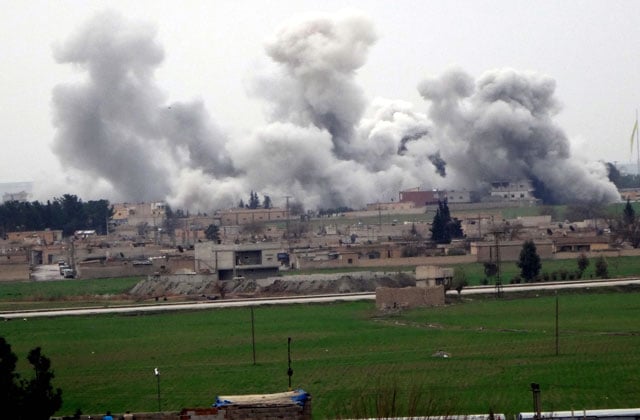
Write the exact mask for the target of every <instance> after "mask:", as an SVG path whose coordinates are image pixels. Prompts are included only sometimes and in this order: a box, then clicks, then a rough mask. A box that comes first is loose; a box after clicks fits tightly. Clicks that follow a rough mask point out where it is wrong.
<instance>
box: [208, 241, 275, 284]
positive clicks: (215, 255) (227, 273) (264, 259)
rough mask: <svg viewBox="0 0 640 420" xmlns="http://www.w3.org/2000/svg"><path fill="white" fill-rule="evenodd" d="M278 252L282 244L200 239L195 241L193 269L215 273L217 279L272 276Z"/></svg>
mask: <svg viewBox="0 0 640 420" xmlns="http://www.w3.org/2000/svg"><path fill="white" fill-rule="evenodd" d="M279 254H284V253H283V252H282V247H281V245H280V244H279V243H273V242H260V243H249V244H234V245H221V244H216V243H213V242H211V241H209V242H201V243H197V244H195V259H196V260H195V266H196V272H197V273H211V274H217V277H218V279H219V280H232V279H234V278H239V277H244V278H246V279H258V278H265V277H270V276H275V275H277V274H278V271H279V269H280V266H281V262H280V260H279V257H280V258H282V255H279Z"/></svg>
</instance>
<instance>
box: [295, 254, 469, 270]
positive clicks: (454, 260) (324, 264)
mask: <svg viewBox="0 0 640 420" xmlns="http://www.w3.org/2000/svg"><path fill="white" fill-rule="evenodd" d="M476 261H477V257H476V256H475V255H455V256H450V257H408V258H384V259H383V258H379V259H374V260H370V259H368V258H361V259H356V260H353V261H352V264H348V261H346V260H329V261H304V262H301V264H300V268H336V267H393V266H408V265H430V264H435V265H444V264H467V263H474V262H476Z"/></svg>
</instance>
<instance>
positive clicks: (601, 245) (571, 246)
mask: <svg viewBox="0 0 640 420" xmlns="http://www.w3.org/2000/svg"><path fill="white" fill-rule="evenodd" d="M553 245H554V251H555V252H591V251H607V250H609V236H608V235H600V236H597V235H589V236H563V237H559V238H554V239H553Z"/></svg>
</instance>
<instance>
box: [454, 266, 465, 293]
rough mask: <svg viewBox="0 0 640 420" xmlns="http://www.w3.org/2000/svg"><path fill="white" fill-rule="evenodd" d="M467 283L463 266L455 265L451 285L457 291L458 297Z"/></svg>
mask: <svg viewBox="0 0 640 420" xmlns="http://www.w3.org/2000/svg"><path fill="white" fill-rule="evenodd" d="M468 285H469V282H468V280H467V273H466V272H465V271H464V269H463V268H460V267H456V268H454V269H453V280H452V284H451V287H453V289H455V290H456V292H458V298H460V294H461V293H462V289H463V288H465V287H466V286H468Z"/></svg>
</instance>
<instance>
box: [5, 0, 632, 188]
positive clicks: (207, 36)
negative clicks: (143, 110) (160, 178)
mask: <svg viewBox="0 0 640 420" xmlns="http://www.w3.org/2000/svg"><path fill="white" fill-rule="evenodd" d="M105 9H110V10H115V11H117V12H119V13H121V14H122V15H123V16H125V17H126V18H129V19H139V20H141V21H143V22H146V23H150V24H152V25H154V26H155V28H156V30H157V38H158V41H159V43H160V44H161V45H162V47H163V48H164V61H163V62H162V64H161V66H160V68H159V70H158V71H157V73H156V82H157V85H158V86H159V87H160V89H162V91H163V93H164V94H165V95H166V100H167V103H169V102H172V101H191V100H194V99H200V100H202V101H203V103H204V105H205V106H206V108H207V110H208V111H209V113H210V114H211V117H212V119H213V120H214V121H215V123H216V124H217V125H218V126H220V127H221V129H222V130H223V131H224V132H225V133H227V135H228V136H229V137H230V138H233V139H238V141H242V139H243V138H244V137H246V136H249V135H250V133H252V132H253V131H254V130H255V129H256V128H257V127H259V126H261V125H263V124H264V122H265V117H264V112H263V109H264V102H262V101H261V100H260V99H257V98H256V97H255V95H251V94H248V93H247V91H248V90H249V89H250V88H251V86H253V83H254V81H255V78H256V77H258V76H259V74H260V73H261V72H263V71H264V72H267V71H268V69H269V67H270V66H272V63H271V62H270V60H269V58H268V57H267V54H266V53H265V50H264V46H265V43H266V42H267V41H268V40H269V39H270V38H271V37H272V36H273V35H274V33H275V32H276V30H277V29H278V28H279V27H280V26H281V25H282V24H284V23H286V21H287V20H289V19H291V18H292V17H294V16H296V15H299V14H304V13H308V12H315V11H320V12H328V13H334V12H338V11H340V10H343V9H354V10H357V11H359V12H361V13H363V14H365V15H367V16H368V17H369V18H370V20H371V21H372V22H373V25H374V26H375V30H376V33H377V35H378V39H377V41H376V43H375V44H373V45H372V47H371V49H370V51H369V54H368V58H367V59H366V62H365V64H364V65H363V66H362V67H361V68H360V69H358V70H357V77H356V82H357V83H358V85H359V86H360V87H361V88H362V89H363V90H364V94H365V96H366V98H367V100H368V101H369V102H370V101H372V100H373V99H374V98H377V97H383V98H388V99H399V100H405V101H409V102H412V103H413V104H414V106H415V110H417V111H421V112H426V111H427V109H428V104H427V103H426V102H425V100H424V99H423V98H422V97H421V96H420V94H419V92H418V89H417V86H418V84H419V83H420V82H421V81H422V80H423V79H424V78H425V77H429V76H438V75H440V74H442V73H443V72H445V71H446V70H447V69H450V68H451V67H457V68H459V69H462V70H463V71H465V72H466V73H468V74H469V75H471V76H473V77H474V78H478V77H480V76H481V75H482V74H483V73H484V72H485V71H490V70H494V69H500V68H505V67H509V68H514V69H516V70H520V71H535V72H538V73H542V74H545V75H547V76H549V77H551V78H552V79H554V80H555V82H556V91H555V98H556V99H557V100H558V101H559V102H560V105H561V110H560V112H559V113H558V114H557V115H556V116H555V117H554V121H555V122H556V123H557V124H558V125H559V126H560V127H561V128H562V129H563V130H564V132H565V134H566V135H567V137H568V138H569V140H570V143H571V145H572V151H573V152H574V154H578V155H585V156H588V157H589V158H591V159H593V160H599V159H603V160H607V161H624V162H626V161H629V160H630V158H631V156H630V151H629V137H630V135H631V130H632V127H633V122H634V119H635V112H636V109H637V108H638V106H639V105H640V101H639V98H640V50H639V47H640V25H639V24H638V19H637V16H640V2H638V1H632V0H629V1H513V0H507V1H371V0H362V1H348V0H340V1H322V2H320V1H304V0H295V1H282V0H279V1H275V2H264V1H257V0H254V1H249V0H246V1H241V0H240V1H184V2H177V1H163V0H150V1H143V0H137V1H116V0H113V1H91V0H83V1H79V0H78V1H68V0H67V1H44V0H43V1H29V0H27V1H3V2H2V7H1V8H0V56H1V57H2V71H1V72H0V109H2V117H1V118H0V121H2V135H3V139H2V142H3V146H4V147H3V151H4V153H3V156H4V159H3V164H2V165H0V182H11V181H26V180H33V181H35V182H36V183H37V184H41V185H42V184H45V183H46V184H49V185H48V186H47V188H40V189H41V190H44V191H47V192H50V193H55V194H62V193H66V192H75V191H69V190H68V189H67V190H65V188H66V187H67V186H68V184H67V183H66V181H65V172H64V170H61V168H60V164H59V163H58V158H57V157H56V156H55V155H54V154H53V153H52V152H51V147H52V142H53V138H54V136H55V130H54V127H53V124H52V111H51V98H52V90H53V88H54V86H56V85H58V84H61V83H69V82H72V81H74V80H81V79H82V78H83V77H85V76H84V75H83V74H82V73H78V72H74V69H73V68H71V67H69V66H68V65H63V64H57V63H56V62H55V60H54V58H53V53H52V45H54V44H56V43H60V42H63V41H65V40H66V39H68V38H69V37H70V36H71V35H72V34H73V33H74V32H75V31H76V30H77V28H78V27H79V26H80V25H82V24H83V22H85V21H86V20H87V19H89V18H91V17H92V16H93V15H94V14H95V13H97V12H101V11H104V10H105ZM66 153H70V152H69V151H67V152H66ZM81 158H82V157H80V159H81ZM633 160H634V161H635V157H634V158H633ZM87 183H90V180H87ZM36 187H37V186H36ZM85 191H91V188H86V189H85ZM94 191H102V190H100V189H95V190H94ZM45 198H46V197H45ZM83 198H93V197H85V196H84V195H83Z"/></svg>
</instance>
